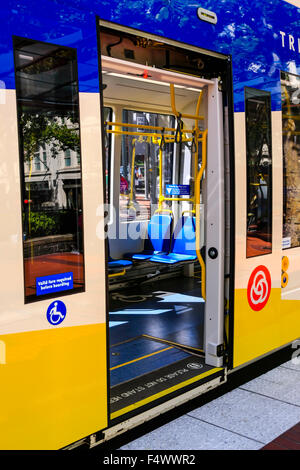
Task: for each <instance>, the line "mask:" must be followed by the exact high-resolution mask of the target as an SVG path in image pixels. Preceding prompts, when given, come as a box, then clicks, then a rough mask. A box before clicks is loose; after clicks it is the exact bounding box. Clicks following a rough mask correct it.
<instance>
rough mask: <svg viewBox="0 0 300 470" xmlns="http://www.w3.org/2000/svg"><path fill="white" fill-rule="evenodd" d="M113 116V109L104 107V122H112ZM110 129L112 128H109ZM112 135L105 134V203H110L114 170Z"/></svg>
mask: <svg viewBox="0 0 300 470" xmlns="http://www.w3.org/2000/svg"><path fill="white" fill-rule="evenodd" d="M112 116H113V110H112V108H109V107H108V106H104V107H103V120H104V122H107V121H108V122H111V121H112ZM108 129H110V127H108ZM111 138H112V137H111V134H108V133H107V132H105V141H104V147H105V203H106V204H109V203H110V177H109V175H110V174H111V171H112V168H111Z"/></svg>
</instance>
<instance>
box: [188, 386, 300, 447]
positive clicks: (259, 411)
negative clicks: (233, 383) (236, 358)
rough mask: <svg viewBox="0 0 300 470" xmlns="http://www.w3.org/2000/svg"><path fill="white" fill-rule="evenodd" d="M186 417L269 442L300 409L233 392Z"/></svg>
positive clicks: (292, 422) (245, 392) (294, 421)
mask: <svg viewBox="0 0 300 470" xmlns="http://www.w3.org/2000/svg"><path fill="white" fill-rule="evenodd" d="M188 416H192V417H194V418H198V419H200V420H203V421H205V422H206V423H209V424H212V425H216V426H220V427H221V428H223V429H226V430H228V431H232V432H235V433H238V434H240V435H241V436H244V437H247V438H249V439H253V440H256V441H260V442H263V443H269V442H270V441H272V440H273V439H275V438H276V437H277V436H278V435H280V434H282V433H283V432H284V431H286V430H287V429H289V428H290V427H292V426H294V425H295V424H297V423H298V422H299V421H300V407H299V406H295V405H292V404H289V403H284V402H282V401H279V400H274V399H273V398H269V397H266V396H262V395H259V394H257V393H253V392H250V391H248V390H241V389H236V390H233V391H232V392H229V393H227V394H225V395H223V396H221V397H219V398H217V399H216V400H213V401H211V402H210V403H207V404H206V405H205V406H202V407H200V408H197V409H196V410H193V411H190V412H189V413H188Z"/></svg>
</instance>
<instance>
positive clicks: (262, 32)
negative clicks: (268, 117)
mask: <svg viewBox="0 0 300 470" xmlns="http://www.w3.org/2000/svg"><path fill="white" fill-rule="evenodd" d="M198 7H203V8H206V9H208V10H211V11H214V12H215V13H216V14H217V17H218V22H217V24H216V25H212V24H210V23H206V22H203V21H201V20H199V19H198V17H197V8H198ZM299 14H300V8H297V7H295V6H294V5H292V4H290V3H287V2H285V1H284V0H269V1H265V0H256V1H255V0H252V1H251V2H250V1H248V0H247V1H245V0H218V1H212V0H203V1H201V2H199V3H198V2H195V1H192V0H72V2H71V1H68V0H59V1H58V0H42V1H41V0H22V2H16V1H8V2H6V4H5V6H4V5H3V6H2V8H1V12H0V15H1V29H0V63H1V67H0V80H1V82H0V87H1V88H4V87H5V88H8V89H13V88H15V79H14V62H13V49H12V35H15V36H21V37H28V38H31V39H35V40H40V41H45V42H50V43H54V44H58V45H65V46H70V47H74V48H76V49H77V52H78V72H79V89H80V91H81V92H95V93H97V92H99V77H98V57H97V34H96V15H98V16H99V17H100V18H101V19H103V20H107V21H112V22H115V23H119V24H122V25H125V26H129V27H133V28H136V29H140V30H143V31H146V32H149V33H152V34H158V35H161V36H164V37H167V38H170V39H173V40H177V41H181V42H185V43H189V44H192V45H194V46H198V47H201V48H204V49H209V50H212V51H217V52H220V53H223V54H230V55H231V56H232V64H233V90H234V109H235V111H244V87H245V86H251V87H254V88H258V89H264V90H269V91H271V92H272V110H273V111H277V110H280V109H281V92H280V74H279V70H284V71H289V72H291V73H296V74H300V66H299V63H300V61H299V58H300V22H299ZM283 33H285V36H284V34H283ZM289 35H290V37H289Z"/></svg>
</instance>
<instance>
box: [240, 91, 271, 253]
mask: <svg viewBox="0 0 300 470" xmlns="http://www.w3.org/2000/svg"><path fill="white" fill-rule="evenodd" d="M245 99H246V146H247V258H250V257H253V256H259V255H264V254H266V253H271V251H272V142H271V96H270V93H268V92H265V91H260V90H255V89H252V88H245Z"/></svg>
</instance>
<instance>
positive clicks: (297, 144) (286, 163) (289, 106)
mask: <svg viewBox="0 0 300 470" xmlns="http://www.w3.org/2000/svg"><path fill="white" fill-rule="evenodd" d="M281 97H282V98H281V99H282V138H283V142H282V144H283V234H282V236H283V240H282V248H283V249H285V248H294V247H297V246H300V210H299V208H300V77H299V76H297V75H293V74H290V73H287V72H281Z"/></svg>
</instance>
